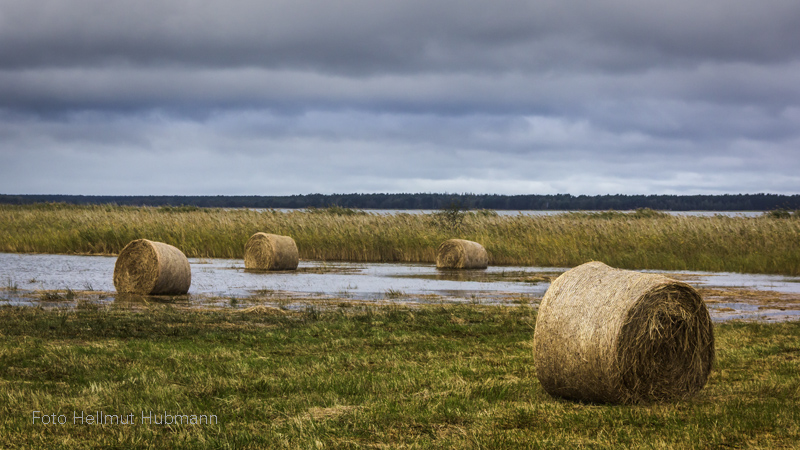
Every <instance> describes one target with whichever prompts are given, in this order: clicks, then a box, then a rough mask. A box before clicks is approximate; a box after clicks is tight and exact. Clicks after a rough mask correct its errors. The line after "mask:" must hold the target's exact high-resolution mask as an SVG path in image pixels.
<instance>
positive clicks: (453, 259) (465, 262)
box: [436, 239, 489, 269]
mask: <svg viewBox="0 0 800 450" xmlns="http://www.w3.org/2000/svg"><path fill="white" fill-rule="evenodd" d="M488 265H489V255H488V254H487V253H486V249H484V248H483V246H482V245H481V244H478V243H477V242H472V241H467V240H465V239H448V240H446V241H444V242H442V243H441V244H440V245H439V249H438V250H437V251H436V267H437V268H439V269H485V268H486V267H487V266H488Z"/></svg>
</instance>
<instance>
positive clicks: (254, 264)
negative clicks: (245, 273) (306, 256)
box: [244, 233, 300, 270]
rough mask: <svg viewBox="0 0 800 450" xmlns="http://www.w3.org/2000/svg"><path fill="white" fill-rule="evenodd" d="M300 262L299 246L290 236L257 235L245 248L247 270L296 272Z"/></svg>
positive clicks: (253, 236) (249, 240)
mask: <svg viewBox="0 0 800 450" xmlns="http://www.w3.org/2000/svg"><path fill="white" fill-rule="evenodd" d="M299 262H300V253H299V252H298V251H297V244H295V242H294V239H292V238H291V237H289V236H280V235H277V234H269V233H256V234H254V235H252V236H251V237H250V239H248V240H247V244H245V246H244V267H245V269H247V270H295V269H297V264H298V263H299Z"/></svg>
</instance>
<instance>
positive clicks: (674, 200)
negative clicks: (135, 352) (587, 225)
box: [0, 193, 800, 211]
mask: <svg viewBox="0 0 800 450" xmlns="http://www.w3.org/2000/svg"><path fill="white" fill-rule="evenodd" d="M0 203H3V204H17V205H24V204H32V203H69V204H77V205H86V204H116V205H131V206H198V207H210V208H310V207H314V208H326V207H330V206H339V207H342V208H356V209H443V208H448V207H452V206H453V205H458V206H460V207H462V208H464V209H497V210H512V211H513V210H587V211H602V210H610V209H614V210H632V209H637V208H651V209H656V210H664V211H769V210H774V209H788V210H796V209H800V195H779V194H725V195H570V194H556V195H488V194H433V193H420V194H308V195H288V196H259V195H251V196H227V195H218V196H207V195H197V196H180V195H154V196H118V195H3V194H0Z"/></svg>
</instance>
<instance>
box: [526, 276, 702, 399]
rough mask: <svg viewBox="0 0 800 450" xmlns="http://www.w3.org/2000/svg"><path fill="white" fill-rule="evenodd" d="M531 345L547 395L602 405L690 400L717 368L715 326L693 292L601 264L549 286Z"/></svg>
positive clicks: (675, 283)
mask: <svg viewBox="0 0 800 450" xmlns="http://www.w3.org/2000/svg"><path fill="white" fill-rule="evenodd" d="M533 345H534V361H535V364H536V375H537V377H538V378H539V381H540V382H541V384H542V386H543V387H544V389H545V390H546V391H547V392H548V393H550V394H551V395H553V396H559V397H565V398H569V399H574V400H583V401H590V402H598V403H641V402H652V401H662V400H673V399H679V398H686V397H689V396H691V395H693V394H695V393H697V392H698V391H699V390H700V389H702V388H703V386H704V385H705V384H706V381H707V380H708V376H709V374H710V372H711V367H712V365H713V363H714V329H713V325H712V323H711V318H710V317H709V315H708V309H707V308H706V305H705V303H703V299H702V298H701V297H700V295H699V294H698V293H697V291H696V290H694V288H692V287H691V286H689V285H687V284H685V283H681V282H678V281H675V280H672V279H670V278H667V277H665V276H662V275H655V274H644V273H639V272H633V271H629V270H620V269H614V268H611V267H609V266H607V265H605V264H603V263H601V262H596V261H594V262H589V263H586V264H583V265H580V266H578V267H575V268H574V269H572V270H569V271H567V272H565V273H564V274H562V275H561V276H560V277H558V278H557V279H556V280H555V281H554V282H553V283H552V285H551V286H550V288H549V289H548V290H547V292H546V293H545V295H544V298H543V299H542V302H541V305H540V306H539V312H538V316H537V319H536V329H535V331H534V337H533Z"/></svg>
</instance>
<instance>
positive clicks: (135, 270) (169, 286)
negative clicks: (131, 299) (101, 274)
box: [114, 239, 192, 295]
mask: <svg viewBox="0 0 800 450" xmlns="http://www.w3.org/2000/svg"><path fill="white" fill-rule="evenodd" d="M191 284H192V269H191V267H189V260H188V259H186V255H184V254H183V252H182V251H180V250H178V249H177V248H175V247H173V246H171V245H169V244H164V243H163V242H153V241H148V240H147V239H137V240H135V241H132V242H130V243H129V244H128V245H126V246H125V248H123V249H122V251H121V252H120V254H119V256H118V257H117V262H116V264H114V287H115V288H116V289H117V292H120V293H130V294H140V295H159V294H164V295H181V294H185V293H187V292H189V286H190V285H191Z"/></svg>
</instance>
